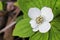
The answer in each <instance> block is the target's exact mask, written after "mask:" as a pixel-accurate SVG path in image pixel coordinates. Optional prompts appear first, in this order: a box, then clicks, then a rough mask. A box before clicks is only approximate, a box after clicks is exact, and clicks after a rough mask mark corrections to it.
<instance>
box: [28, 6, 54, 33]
mask: <svg viewBox="0 0 60 40" xmlns="http://www.w3.org/2000/svg"><path fill="white" fill-rule="evenodd" d="M28 16H29V17H30V18H31V21H30V24H31V27H32V29H33V31H34V32H36V31H39V32H41V33H46V32H48V31H49V30H50V29H51V24H50V22H51V21H52V20H53V17H54V15H53V12H52V9H51V8H48V7H43V8H42V9H41V10H40V9H38V8H36V7H35V8H30V9H29V12H28Z"/></svg>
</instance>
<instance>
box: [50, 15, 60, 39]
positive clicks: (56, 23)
mask: <svg viewBox="0 0 60 40" xmlns="http://www.w3.org/2000/svg"><path fill="white" fill-rule="evenodd" d="M51 26H52V28H51V30H50V32H49V40H60V16H56V18H54V20H53V21H52V22H51Z"/></svg>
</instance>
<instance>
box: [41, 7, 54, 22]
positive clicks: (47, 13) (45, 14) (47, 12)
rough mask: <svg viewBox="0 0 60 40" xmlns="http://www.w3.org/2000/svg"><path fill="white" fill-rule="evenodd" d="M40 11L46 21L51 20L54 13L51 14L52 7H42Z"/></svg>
mask: <svg viewBox="0 0 60 40" xmlns="http://www.w3.org/2000/svg"><path fill="white" fill-rule="evenodd" d="M41 13H42V16H43V17H44V19H45V20H46V21H47V22H50V21H52V19H53V17H54V15H53V12H52V9H51V8H48V7H43V8H42V9H41Z"/></svg>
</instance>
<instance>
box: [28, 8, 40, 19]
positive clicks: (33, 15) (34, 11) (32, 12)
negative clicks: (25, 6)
mask: <svg viewBox="0 0 60 40" xmlns="http://www.w3.org/2000/svg"><path fill="white" fill-rule="evenodd" d="M40 14H41V13H40V9H38V8H30V9H29V12H28V15H29V17H30V18H32V19H35V18H36V17H38V16H40Z"/></svg>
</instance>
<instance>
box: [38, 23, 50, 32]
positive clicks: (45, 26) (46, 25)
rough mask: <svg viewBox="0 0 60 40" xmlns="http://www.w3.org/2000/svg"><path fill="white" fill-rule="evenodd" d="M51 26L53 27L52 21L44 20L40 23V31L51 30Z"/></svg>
mask: <svg viewBox="0 0 60 40" xmlns="http://www.w3.org/2000/svg"><path fill="white" fill-rule="evenodd" d="M50 28H51V25H50V23H47V22H44V23H42V24H41V25H39V31H40V32H41V33H46V32H48V31H49V30H50Z"/></svg>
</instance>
